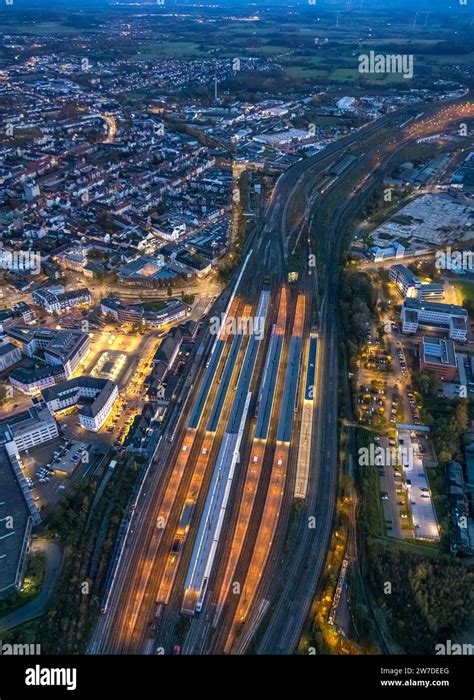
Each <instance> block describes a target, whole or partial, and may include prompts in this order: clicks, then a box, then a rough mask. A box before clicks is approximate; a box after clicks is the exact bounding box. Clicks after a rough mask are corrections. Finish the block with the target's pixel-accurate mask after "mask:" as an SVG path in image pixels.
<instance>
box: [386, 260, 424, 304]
mask: <svg viewBox="0 0 474 700" xmlns="http://www.w3.org/2000/svg"><path fill="white" fill-rule="evenodd" d="M388 276H389V279H390V280H391V281H392V282H393V283H394V284H395V286H396V287H397V289H398V291H399V292H400V294H401V295H402V297H406V296H415V292H416V290H417V289H419V287H420V285H421V282H420V280H419V279H418V277H417V276H416V275H415V274H414V273H413V272H412V271H411V270H410V269H409V268H408V267H407V266H406V265H401V264H398V265H392V267H391V268H390V270H389V273H388Z"/></svg>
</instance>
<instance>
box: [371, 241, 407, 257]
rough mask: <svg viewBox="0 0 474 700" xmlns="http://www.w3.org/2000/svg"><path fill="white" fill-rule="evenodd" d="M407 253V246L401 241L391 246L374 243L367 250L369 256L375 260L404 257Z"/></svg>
mask: <svg viewBox="0 0 474 700" xmlns="http://www.w3.org/2000/svg"><path fill="white" fill-rule="evenodd" d="M404 255H405V246H403V245H402V244H401V243H397V242H395V243H393V244H392V245H391V246H387V247H386V248H385V247H384V248H383V247H382V246H378V245H374V246H372V247H371V248H369V249H368V251H367V257H368V258H369V259H370V260H373V261H374V262H383V261H384V260H390V259H391V258H397V259H399V258H403V256H404Z"/></svg>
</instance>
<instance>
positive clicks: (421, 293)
mask: <svg viewBox="0 0 474 700" xmlns="http://www.w3.org/2000/svg"><path fill="white" fill-rule="evenodd" d="M414 296H415V297H416V299H420V301H442V300H443V299H444V287H443V285H442V284H430V283H424V282H422V283H421V286H420V287H418V289H417V290H416V293H415V294H414Z"/></svg>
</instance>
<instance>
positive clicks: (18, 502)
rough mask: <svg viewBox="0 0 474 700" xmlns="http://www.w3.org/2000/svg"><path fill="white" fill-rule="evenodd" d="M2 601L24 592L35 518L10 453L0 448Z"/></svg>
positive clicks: (0, 568)
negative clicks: (22, 589) (19, 481)
mask: <svg viewBox="0 0 474 700" xmlns="http://www.w3.org/2000/svg"><path fill="white" fill-rule="evenodd" d="M0 494H1V498H0V600H2V599H5V598H7V597H9V596H11V595H13V594H14V593H17V592H18V591H20V590H21V587H22V584H23V578H24V575H25V569H26V564H27V558H28V552H29V548H30V542H31V531H32V528H33V519H32V517H31V515H30V511H29V508H28V504H27V502H26V499H25V496H24V493H23V491H22V489H21V487H20V484H19V483H18V479H17V477H16V475H15V472H14V470H13V467H12V464H11V462H10V458H9V455H8V452H7V450H6V448H5V446H4V445H1V446H0Z"/></svg>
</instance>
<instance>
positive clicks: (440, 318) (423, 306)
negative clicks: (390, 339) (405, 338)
mask: <svg viewBox="0 0 474 700" xmlns="http://www.w3.org/2000/svg"><path fill="white" fill-rule="evenodd" d="M401 320H402V332H403V333H405V334H407V335H410V334H415V333H417V332H418V328H419V327H420V326H421V327H423V328H431V329H434V330H438V331H444V332H447V333H448V335H449V338H450V339H451V340H457V341H460V342H465V341H466V340H467V322H468V313H467V311H466V309H463V308H462V306H456V305H454V304H440V303H436V302H422V301H420V300H419V299H411V298H407V299H405V301H404V302H403V306H402V312H401Z"/></svg>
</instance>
